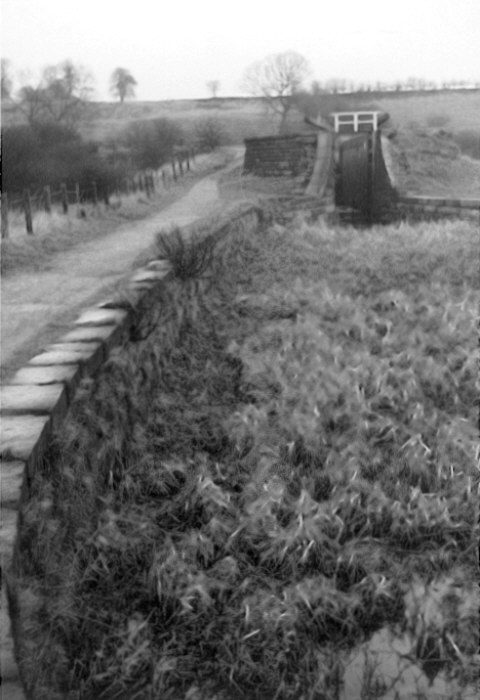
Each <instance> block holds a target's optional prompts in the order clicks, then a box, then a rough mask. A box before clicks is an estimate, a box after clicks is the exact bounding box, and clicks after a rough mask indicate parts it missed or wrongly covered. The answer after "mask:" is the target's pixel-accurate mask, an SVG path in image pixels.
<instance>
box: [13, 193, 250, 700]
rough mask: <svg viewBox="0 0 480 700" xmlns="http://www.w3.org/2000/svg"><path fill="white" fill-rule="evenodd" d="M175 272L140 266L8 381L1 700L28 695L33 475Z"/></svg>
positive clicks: (240, 210) (240, 221) (234, 213)
mask: <svg viewBox="0 0 480 700" xmlns="http://www.w3.org/2000/svg"><path fill="white" fill-rule="evenodd" d="M262 217H263V212H262V210H261V209H259V208H258V207H256V206H253V205H250V204H248V205H245V204H244V205H240V206H238V205H237V206H235V207H234V208H232V209H231V210H230V213H228V214H227V215H226V216H224V217H222V218H221V219H219V220H217V221H216V222H214V223H211V224H210V226H209V228H208V229H207V228H206V231H207V232H208V233H209V234H213V235H214V236H216V237H218V238H220V237H222V236H224V235H226V234H228V233H234V232H235V231H236V230H238V228H244V227H245V226H249V227H251V228H255V227H256V226H257V225H258V223H259V222H260V221H261V220H262ZM200 225H201V224H200ZM198 226H199V224H198V223H197V224H192V225H191V226H188V227H186V228H185V229H184V231H183V233H184V234H185V235H187V236H188V235H189V233H191V232H192V231H194V230H196V229H197V228H198ZM204 227H205V225H204ZM171 274H172V272H171V269H170V266H169V264H168V262H167V261H166V260H154V261H152V262H150V263H149V264H148V265H147V266H146V267H144V268H142V269H139V270H137V271H136V272H135V274H134V275H133V277H132V278H131V279H130V281H129V283H128V284H127V287H126V289H125V290H124V295H125V298H124V299H123V301H122V300H115V299H114V300H110V301H106V302H104V303H101V304H98V305H97V306H94V307H92V308H89V309H87V310H85V312H84V313H82V314H81V316H80V317H79V318H78V319H77V320H76V321H75V322H74V324H73V326H72V328H71V330H70V331H69V332H68V333H65V334H64V335H63V336H62V337H61V338H59V340H58V342H57V343H54V344H52V345H49V346H48V347H46V348H45V349H44V350H43V351H42V352H40V353H39V354H38V355H36V356H35V357H33V358H32V359H31V360H30V361H29V362H28V364H27V365H26V366H25V367H23V368H22V369H20V370H19V371H18V372H17V373H16V374H15V375H14V377H13V378H12V379H11V380H10V383H9V384H8V385H7V386H3V387H2V401H1V437H0V451H1V458H2V484H1V486H2V488H1V509H2V530H1V537H0V556H1V564H2V571H3V574H4V585H3V587H2V607H1V611H0V627H1V648H0V654H1V656H0V658H1V663H2V697H3V698H5V700H17V699H18V700H22V698H24V694H23V690H22V685H21V682H20V678H19V673H18V669H17V665H16V662H15V655H14V640H13V636H12V633H11V631H10V627H11V625H10V619H9V612H8V604H7V595H8V594H9V596H10V597H11V600H12V601H13V591H12V590H10V591H9V590H8V582H9V572H10V571H11V569H12V561H13V557H14V553H15V546H16V539H17V523H18V518H19V509H20V506H21V505H22V504H24V503H25V501H27V500H28V498H29V495H30V485H31V483H32V480H33V477H34V475H35V473H36V471H37V470H38V469H40V468H41V465H42V458H43V456H44V455H45V453H46V450H47V449H48V446H49V443H50V441H51V438H52V436H53V433H54V432H55V431H56V430H58V428H59V427H60V425H61V424H62V422H63V421H64V419H65V417H66V415H67V412H68V409H69V406H70V405H71V403H72V400H73V397H74V395H75V391H76V389H77V387H78V385H79V383H80V381H81V380H82V379H84V378H87V377H92V376H94V375H95V373H96V372H97V370H98V369H99V368H100V367H101V365H102V364H103V363H104V362H105V360H106V359H107V357H108V355H109V353H110V351H111V350H112V349H113V348H114V347H115V346H117V345H119V344H120V343H122V342H124V341H126V340H127V338H128V335H129V331H130V329H131V327H132V324H133V322H134V319H135V317H136V316H138V312H139V310H141V309H142V308H144V305H145V303H146V301H147V300H148V296H149V293H150V292H151V291H152V290H153V289H154V288H155V287H156V286H157V285H159V284H164V283H166V282H168V279H169V277H170V276H171ZM126 301H127V303H126ZM137 321H138V318H137ZM5 582H6V585H5Z"/></svg>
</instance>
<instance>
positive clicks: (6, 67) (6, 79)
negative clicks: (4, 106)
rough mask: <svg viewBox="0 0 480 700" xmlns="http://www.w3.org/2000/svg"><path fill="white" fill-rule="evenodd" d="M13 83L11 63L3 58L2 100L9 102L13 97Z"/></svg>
mask: <svg viewBox="0 0 480 700" xmlns="http://www.w3.org/2000/svg"><path fill="white" fill-rule="evenodd" d="M12 89H13V81H12V78H11V75H10V61H9V60H8V58H2V100H8V99H10V97H11V96H12Z"/></svg>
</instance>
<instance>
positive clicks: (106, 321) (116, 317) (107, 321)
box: [74, 307, 128, 326]
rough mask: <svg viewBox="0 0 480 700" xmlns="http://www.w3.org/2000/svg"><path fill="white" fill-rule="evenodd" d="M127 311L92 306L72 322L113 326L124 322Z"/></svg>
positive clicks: (81, 324) (126, 317)
mask: <svg viewBox="0 0 480 700" xmlns="http://www.w3.org/2000/svg"><path fill="white" fill-rule="evenodd" d="M127 319H128V312H127V311H124V310H123V309H102V308H99V307H93V308H91V309H87V310H86V311H84V313H83V314H81V315H80V316H79V317H78V318H77V320H76V321H75V322H74V323H75V326H114V325H120V324H124V323H125V322H126V320H127Z"/></svg>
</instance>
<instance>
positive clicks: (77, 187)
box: [75, 182, 80, 216]
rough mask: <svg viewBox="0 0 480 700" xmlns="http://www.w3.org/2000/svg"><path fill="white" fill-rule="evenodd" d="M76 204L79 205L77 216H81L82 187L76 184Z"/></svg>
mask: <svg viewBox="0 0 480 700" xmlns="http://www.w3.org/2000/svg"><path fill="white" fill-rule="evenodd" d="M75 204H76V205H77V216H80V185H79V184H78V182H76V183H75Z"/></svg>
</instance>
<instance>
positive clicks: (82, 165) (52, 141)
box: [2, 124, 115, 194]
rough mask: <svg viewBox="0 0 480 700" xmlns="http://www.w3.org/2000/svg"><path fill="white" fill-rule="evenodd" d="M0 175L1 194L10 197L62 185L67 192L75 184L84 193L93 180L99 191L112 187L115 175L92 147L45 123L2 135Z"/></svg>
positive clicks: (96, 149)
mask: <svg viewBox="0 0 480 700" xmlns="http://www.w3.org/2000/svg"><path fill="white" fill-rule="evenodd" d="M2 176H3V183H2V184H3V189H4V191H6V192H9V193H12V194H13V193H19V192H22V190H23V189H25V188H30V189H32V190H38V189H41V188H43V187H45V186H46V185H50V186H52V187H58V185H59V184H60V183H63V182H64V183H66V184H67V186H68V188H69V189H72V188H73V186H74V185H75V184H76V183H78V184H79V185H80V189H81V190H86V189H88V188H91V183H92V181H93V180H95V181H96V182H97V185H98V187H99V190H100V191H101V190H102V189H106V188H111V187H112V185H113V182H114V176H115V173H114V170H113V168H112V167H111V166H109V165H108V164H107V163H106V162H105V160H104V159H103V158H102V157H101V156H100V153H99V149H98V146H97V145H96V144H94V143H90V142H85V141H83V140H82V138H81V137H80V136H79V135H78V134H77V133H76V132H75V131H73V130H71V129H67V128H66V127H63V126H60V125H55V124H45V125H41V126H38V127H35V128H32V127H30V126H15V127H9V128H6V129H5V130H4V131H3V132H2Z"/></svg>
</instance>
